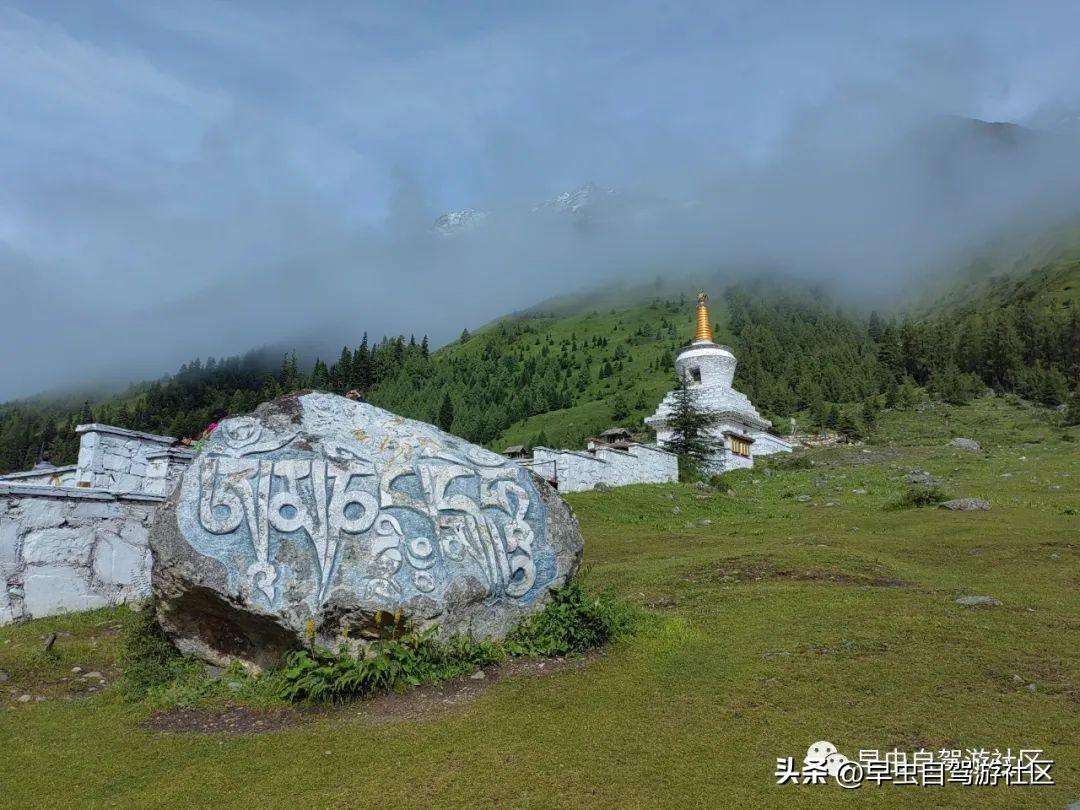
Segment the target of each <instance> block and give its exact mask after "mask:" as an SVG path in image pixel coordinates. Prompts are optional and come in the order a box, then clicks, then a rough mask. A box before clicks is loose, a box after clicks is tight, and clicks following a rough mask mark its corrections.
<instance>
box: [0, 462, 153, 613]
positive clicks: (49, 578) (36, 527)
mask: <svg viewBox="0 0 1080 810" xmlns="http://www.w3.org/2000/svg"><path fill="white" fill-rule="evenodd" d="M161 500H162V499H161V498H158V497H153V496H147V495H141V494H131V495H119V494H114V493H110V492H104V491H101V490H93V489H70V488H64V487H43V486H33V485H30V486H28V485H18V484H10V483H0V624H6V623H8V622H11V621H15V620H18V619H24V618H38V617H41V616H50V615H53V614H56V613H65V612H68V611H75V610H89V609H91V608H97V607H105V606H108V605H116V604H120V603H124V602H129V601H131V600H133V599H137V598H141V597H143V596H146V595H148V594H149V592H150V589H149V585H150V550H149V548H148V545H147V534H148V531H149V527H150V521H151V520H152V518H153V515H154V511H155V509H156V508H157V505H158V504H159V503H160V502H161Z"/></svg>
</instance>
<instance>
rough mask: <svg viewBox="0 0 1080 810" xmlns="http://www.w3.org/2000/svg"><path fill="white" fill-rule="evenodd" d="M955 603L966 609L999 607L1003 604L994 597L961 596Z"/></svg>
mask: <svg viewBox="0 0 1080 810" xmlns="http://www.w3.org/2000/svg"><path fill="white" fill-rule="evenodd" d="M955 601H956V604H958V605H964V606H965V607H997V606H998V605H1000V604H1001V600H1000V599H995V598H994V597H992V596H959V597H957V598H956V600H955Z"/></svg>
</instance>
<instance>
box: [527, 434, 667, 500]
mask: <svg viewBox="0 0 1080 810" xmlns="http://www.w3.org/2000/svg"><path fill="white" fill-rule="evenodd" d="M529 466H531V467H532V469H533V470H534V471H535V472H536V473H537V475H541V476H543V477H545V478H548V479H552V478H554V479H555V480H556V481H557V484H558V487H559V491H560V492H582V491H584V490H589V489H593V488H594V487H595V486H596V485H597V484H605V485H607V486H611V487H623V486H628V485H630V484H661V483H668V482H671V481H677V480H679V460H678V458H677V457H676V456H674V455H672V454H671V453H668V452H666V451H664V450H661V449H659V448H656V447H649V446H647V445H642V444H635V445H631V446H630V449H629V450H627V451H622V450H614V449H612V448H606V447H605V448H598V449H597V450H596V453H595V454H593V453H582V452H577V451H574V450H553V449H551V448H549V447H535V448H533V460H532V463H531V465H529Z"/></svg>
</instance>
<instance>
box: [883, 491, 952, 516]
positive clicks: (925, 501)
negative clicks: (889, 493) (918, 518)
mask: <svg viewBox="0 0 1080 810" xmlns="http://www.w3.org/2000/svg"><path fill="white" fill-rule="evenodd" d="M947 500H949V493H947V492H945V491H944V490H942V489H941V488H939V487H933V486H915V487H908V488H907V489H906V490H904V492H903V494H902V495H900V497H899V498H897V499H896V500H893V501H890V502H889V503H887V504H886V505H885V509H886V510H888V511H890V512H895V511H899V510H901V509H918V508H920V507H923V506H937V505H938V504H939V503H941V502H942V501H947Z"/></svg>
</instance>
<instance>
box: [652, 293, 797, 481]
mask: <svg viewBox="0 0 1080 810" xmlns="http://www.w3.org/2000/svg"><path fill="white" fill-rule="evenodd" d="M706 300H707V298H706V296H705V293H699V294H698V307H697V331H696V332H695V334H694V340H693V342H692V343H691V344H690V345H689V346H687V347H686V348H685V349H683V350H682V351H681V352H680V353H679V356H678V357H677V358H676V360H675V370H676V372H677V373H678V375H679V376H680V377H681V378H682V379H684V380H686V382H687V385H688V386H689V388H690V390H691V391H692V392H693V394H694V398H695V401H696V402H697V404H698V407H699V408H701V409H702V410H707V411H709V412H710V413H712V414H713V416H714V417H715V421H714V424H713V428H712V433H713V437H714V438H715V439H716V440H717V442H718V443H719V444H720V449H719V450H718V451H717V452H716V453H715V454H714V455H713V457H712V458H711V459H710V460H709V463H708V466H707V470H706V472H708V473H709V474H715V473H721V472H724V471H725V470H732V469H736V468H739V467H752V466H753V465H754V456H764V455H768V454H769V453H790V452H791V449H792V447H791V445H790V444H788V443H787V442H786V441H784V440H783V439H781V438H779V437H778V436H774V435H773V434H771V433H769V432H768V431H769V428H770V427H772V423H771V422H770V421H769V420H768V419H766V418H765V417H763V416H762V415H761V414H760V413H758V411H757V408H755V407H754V405H753V403H751V402H750V400H749V399H748V398H747V396H746V395H745V394H742V393H740V392H739V391H736V390H735V389H734V388H732V387H731V383H732V380H733V379H734V377H735V364H736V360H735V355H734V354H733V353H732V351H731V349H729V348H728V347H727V346H721V345H719V344H717V343H714V342H713V335H712V327H711V326H710V324H709V309H708V307H707V305H706ZM674 404H675V392H674V391H672V392H669V393H668V395H667V396H666V397H664V400H663V402H661V403H660V405H659V406H658V407H657V409H656V413H654V414H653V415H652V416H650V417H648V418H647V419H646V420H645V423H646V424H647V425H649V426H650V427H652V428H653V429H654V430H655V431H656V438H657V441H658V442H659V444H660V445H661V446H665V445H666V444H667V442H668V441H669V440H670V439H671V437H672V430H671V427H670V422H669V419H670V416H671V413H672V410H673V407H674Z"/></svg>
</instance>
